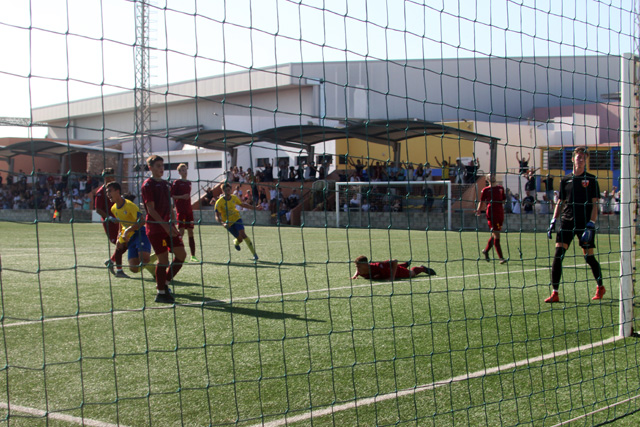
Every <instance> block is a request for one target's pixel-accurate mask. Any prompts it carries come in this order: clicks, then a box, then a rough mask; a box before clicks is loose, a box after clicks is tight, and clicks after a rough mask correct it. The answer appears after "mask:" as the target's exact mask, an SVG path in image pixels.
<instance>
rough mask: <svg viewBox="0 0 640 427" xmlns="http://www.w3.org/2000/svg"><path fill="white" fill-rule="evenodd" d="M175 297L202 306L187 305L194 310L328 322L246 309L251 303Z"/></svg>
mask: <svg viewBox="0 0 640 427" xmlns="http://www.w3.org/2000/svg"><path fill="white" fill-rule="evenodd" d="M175 297H176V299H185V298H186V299H189V300H191V301H194V302H198V303H200V304H188V305H186V307H192V308H201V307H202V308H205V309H207V310H214V311H223V312H227V313H232V314H238V315H243V316H251V317H262V318H264V319H293V320H302V321H305V322H318V323H324V322H326V321H325V320H319V319H311V318H307V317H302V316H301V315H299V314H294V313H284V312H281V311H268V310H260V309H258V308H250V307H246V306H248V305H249V303H243V304H242V305H233V304H231V303H228V302H224V301H220V300H217V299H213V298H202V297H198V296H196V295H185V294H175ZM201 304H203V305H201ZM251 304H253V303H251Z"/></svg>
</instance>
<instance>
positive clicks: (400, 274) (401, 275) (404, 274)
mask: <svg viewBox="0 0 640 427" xmlns="http://www.w3.org/2000/svg"><path fill="white" fill-rule="evenodd" d="M409 277H411V271H410V270H409V269H408V268H406V267H400V266H398V268H396V277H395V278H396V279H408V278H409Z"/></svg>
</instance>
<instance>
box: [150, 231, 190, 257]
mask: <svg viewBox="0 0 640 427" xmlns="http://www.w3.org/2000/svg"><path fill="white" fill-rule="evenodd" d="M147 237H149V241H150V242H151V247H152V248H153V251H154V252H155V253H156V255H159V254H163V253H165V252H166V251H169V252H173V248H176V247H180V246H181V247H184V243H182V237H180V234H178V233H177V232H176V234H175V235H174V236H173V238H171V237H169V235H168V234H167V233H156V234H149V235H147Z"/></svg>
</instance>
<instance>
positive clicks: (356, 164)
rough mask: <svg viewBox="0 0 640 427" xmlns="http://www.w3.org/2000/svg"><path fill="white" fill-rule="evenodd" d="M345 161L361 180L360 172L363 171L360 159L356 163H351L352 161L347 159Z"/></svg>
mask: <svg viewBox="0 0 640 427" xmlns="http://www.w3.org/2000/svg"><path fill="white" fill-rule="evenodd" d="M347 159H348V162H349V164H350V165H351V166H353V167H354V168H355V170H356V175H358V178H360V179H362V170H363V169H364V165H363V164H362V162H361V161H360V159H358V160H356V163H353V160H352V159H351V158H347Z"/></svg>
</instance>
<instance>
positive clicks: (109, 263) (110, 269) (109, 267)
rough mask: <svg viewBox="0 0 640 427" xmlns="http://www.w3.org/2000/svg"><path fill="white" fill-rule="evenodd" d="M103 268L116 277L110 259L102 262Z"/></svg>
mask: <svg viewBox="0 0 640 427" xmlns="http://www.w3.org/2000/svg"><path fill="white" fill-rule="evenodd" d="M104 266H105V267H107V268H108V269H109V272H110V273H111V274H113V275H114V276H115V275H116V269H115V267H114V266H113V262H112V261H111V260H110V259H108V260H106V261H105V262H104Z"/></svg>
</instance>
